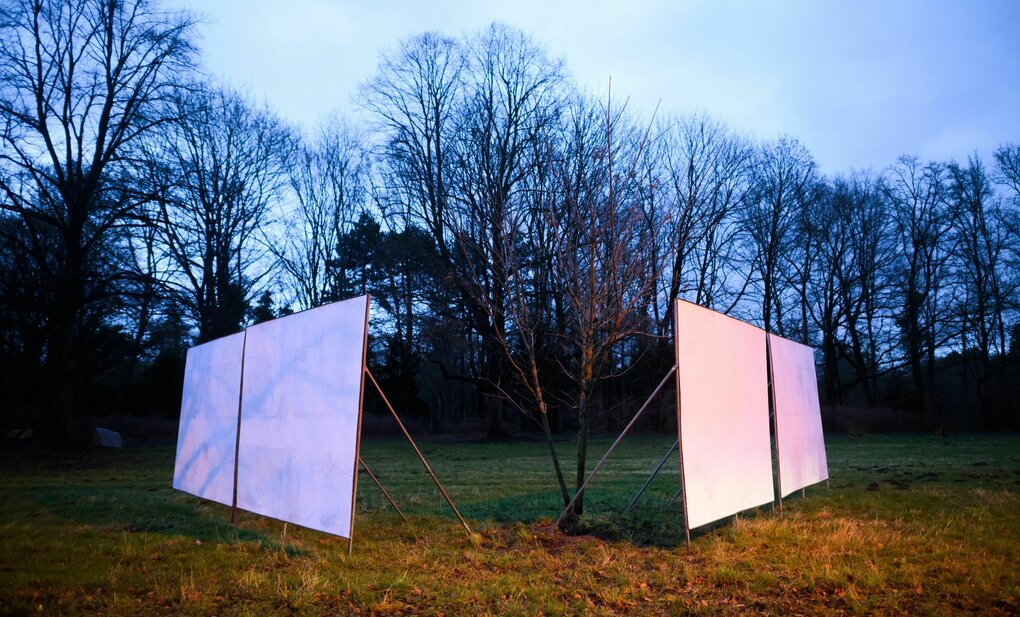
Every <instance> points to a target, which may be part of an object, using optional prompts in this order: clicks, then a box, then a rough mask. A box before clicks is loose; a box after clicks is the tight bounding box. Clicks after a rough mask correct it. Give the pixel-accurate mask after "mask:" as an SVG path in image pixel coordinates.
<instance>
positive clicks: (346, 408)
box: [237, 296, 368, 538]
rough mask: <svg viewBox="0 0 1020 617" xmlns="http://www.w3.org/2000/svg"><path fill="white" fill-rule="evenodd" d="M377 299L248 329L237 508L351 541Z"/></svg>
mask: <svg viewBox="0 0 1020 617" xmlns="http://www.w3.org/2000/svg"><path fill="white" fill-rule="evenodd" d="M367 310H368V297H367V296H362V297H360V298H353V299H350V300H344V301H342V302H335V303H333V304H327V305H325V306H320V307H318V308H315V309H311V310H308V311H304V312H301V313H296V314H294V315H290V316H287V317H283V318H280V319H275V320H273V321H268V322H265V323H262V324H259V325H256V326H252V327H250V328H248V341H247V344H246V351H245V360H244V388H243V389H244V392H243V397H242V404H241V439H240V445H239V451H238V487H237V507H239V508H242V509H244V510H248V511H250V512H255V513H257V514H262V515H265V516H270V517H273V518H276V519H279V520H282V521H288V522H291V523H295V524H298V525H303V526H305V527H309V528H311V529H316V530H319V531H325V532H327V533H332V534H335V535H339V536H344V537H348V538H349V537H350V524H351V507H352V503H353V497H354V495H353V492H354V486H355V484H354V480H355V475H354V474H355V473H356V472H357V456H358V454H357V448H358V417H359V415H358V414H359V408H360V403H361V387H362V381H363V379H362V366H363V350H364V346H365V336H366V331H365V327H366V317H367Z"/></svg>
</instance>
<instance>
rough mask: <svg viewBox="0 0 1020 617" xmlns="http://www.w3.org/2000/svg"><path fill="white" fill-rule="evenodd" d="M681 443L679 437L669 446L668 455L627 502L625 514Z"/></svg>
mask: <svg viewBox="0 0 1020 617" xmlns="http://www.w3.org/2000/svg"><path fill="white" fill-rule="evenodd" d="M679 445H680V439H679V438H678V439H677V440H676V441H674V442H673V445H671V446H670V447H669V451H667V452H666V455H665V456H663V457H662V460H661V461H659V464H658V465H656V466H655V471H653V472H652V475H650V476H648V479H647V480H645V483H644V486H642V487H641V490H639V491H638V492H637V494H636V495H634V498H633V499H631V500H630V503H629V504H627V507H626V508H624V509H623V513H624V514H626V513H628V512H630V509H631V508H633V507H634V504H636V503H637V500H638V498H639V497H641V494H642V493H644V492H645V489H646V488H648V485H649V484H651V483H652V480H654V479H655V476H657V475H658V474H659V471H661V470H662V466H663V465H665V464H666V461H668V460H669V455H670V454H673V450H676V448H677V446H679Z"/></svg>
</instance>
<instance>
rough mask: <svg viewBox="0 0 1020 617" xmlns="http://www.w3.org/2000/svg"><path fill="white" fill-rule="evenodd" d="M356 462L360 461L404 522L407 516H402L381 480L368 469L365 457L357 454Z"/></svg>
mask: <svg viewBox="0 0 1020 617" xmlns="http://www.w3.org/2000/svg"><path fill="white" fill-rule="evenodd" d="M358 462H359V463H361V466H362V467H364V468H365V471H366V472H368V477H369V478H372V482H375V485H376V486H378V487H379V492H381V493H382V494H383V497H385V498H386V501H388V502H390V505H391V506H393V509H394V510H396V511H397V514H399V515H400V518H401V519H403V521H404V522H405V523H406V522H407V517H406V516H404V513H403V512H401V511H400V508H398V507H397V502H395V501H393V498H392V497H390V494H389V493H387V492H386V489H385V488H383V485H382V482H379V478H377V477H375V474H374V473H372V470H371V469H369V467H368V463H366V462H365V459H363V458H361V457H360V456H359V457H358Z"/></svg>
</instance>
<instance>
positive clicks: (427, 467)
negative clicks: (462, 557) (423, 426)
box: [365, 366, 471, 535]
mask: <svg viewBox="0 0 1020 617" xmlns="http://www.w3.org/2000/svg"><path fill="white" fill-rule="evenodd" d="M365 375H367V376H368V378H369V380H371V382H372V385H373V386H375V391H376V392H378V393H379V396H380V397H382V400H383V403H385V404H386V408H387V409H389V410H390V413H391V414H393V419H394V420H396V421H397V425H398V426H400V430H401V431H402V432H403V433H404V437H406V438H407V441H408V442H410V444H411V447H412V448H414V453H415V454H417V455H418V459H419V460H420V461H421V464H422V465H424V466H425V471H427V472H428V474H429V476H431V477H432V481H433V482H435V483H436V488H438V489H439V492H440V493H442V495H443V499H445V500H446V503H448V504H450V508H451V509H453V513H454V514H456V515H457V519H458V520H459V521H460V524H461V525H463V526H464V530H465V531H467V532H468V535H471V528H470V527H468V524H467V522H466V521H465V520H464V517H463V516H461V515H460V510H458V509H457V506H455V505H454V504H453V500H452V499H450V495H448V494H447V492H446V489H445V488H443V485H442V484H441V483H440V482H439V478H437V477H436V474H435V472H433V471H432V468H431V467H429V463H428V461H426V460H425V456H424V455H422V453H421V450H419V449H418V444H416V443H414V439H412V438H411V434H410V433H408V432H407V429H406V428H405V427H404V423H403V422H401V421H400V416H398V415H397V412H396V411H394V410H393V405H390V401H389V399H387V398H386V394H385V393H384V392H383V391H382V388H381V387H379V382H377V381H376V380H375V377H374V376H372V371H370V370H368V367H367V366H366V367H365Z"/></svg>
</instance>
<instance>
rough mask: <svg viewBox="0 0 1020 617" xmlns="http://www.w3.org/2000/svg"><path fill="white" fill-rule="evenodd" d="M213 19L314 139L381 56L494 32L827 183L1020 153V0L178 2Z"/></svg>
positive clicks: (224, 62)
mask: <svg viewBox="0 0 1020 617" xmlns="http://www.w3.org/2000/svg"><path fill="white" fill-rule="evenodd" d="M170 1H171V2H173V3H174V4H173V5H175V6H186V7H189V8H191V9H192V10H194V11H196V12H197V13H199V14H201V15H203V16H204V18H205V20H204V23H203V24H202V26H201V27H200V34H201V38H200V45H201V48H202V51H203V57H204V61H205V65H206V68H207V70H208V71H209V72H211V73H212V74H213V75H215V76H217V77H218V78H220V79H221V80H223V81H224V82H226V83H229V84H231V85H234V86H237V87H241V88H242V89H244V90H245V91H247V92H248V93H249V94H250V95H252V96H253V97H255V98H256V99H259V100H264V101H266V102H267V103H268V104H269V105H270V106H271V107H272V108H273V109H275V110H276V111H277V112H278V113H279V114H280V115H281V116H282V117H284V118H285V119H287V120H288V121H290V122H293V123H295V124H298V125H301V126H303V127H305V128H309V129H310V128H312V127H314V126H315V125H316V124H317V123H318V122H319V121H320V120H321V119H322V118H324V117H326V116H327V115H328V114H330V113H334V112H339V113H341V114H344V115H347V116H356V114H357V113H358V110H357V106H356V105H355V103H354V102H353V100H352V95H353V93H354V92H355V89H356V87H357V85H358V84H359V83H360V82H362V81H364V80H365V79H367V78H369V77H370V76H371V75H372V74H373V73H374V71H375V68H376V65H377V62H378V57H379V52H380V51H382V50H384V49H387V48H392V47H393V46H395V45H396V43H397V42H398V41H399V40H400V39H401V38H403V37H406V36H408V35H411V34H415V33H418V32H422V31H426V30H435V31H439V32H443V33H446V34H449V35H454V36H456V35H460V34H464V33H470V32H474V31H476V30H479V29H481V28H484V27H485V26H487V25H488V24H489V23H491V22H493V21H500V22H503V23H507V24H510V25H512V26H516V27H518V28H520V29H522V30H524V31H525V32H527V33H529V34H530V35H531V36H532V37H534V39H535V40H536V41H537V42H539V43H541V44H543V45H545V46H546V47H547V48H548V49H549V51H550V53H551V54H552V55H553V56H558V57H562V58H563V59H564V60H565V62H566V65H567V68H568V69H569V71H570V72H571V74H572V75H573V77H574V79H575V81H577V82H578V83H579V84H581V85H582V86H584V87H586V88H588V89H590V90H593V91H595V92H602V93H604V92H605V90H606V86H607V84H608V82H609V78H610V77H611V78H612V83H613V92H614V94H616V95H620V96H628V97H629V99H630V102H629V105H630V107H631V109H632V110H634V111H637V112H639V113H642V114H645V115H649V114H650V113H651V111H652V110H653V109H654V108H655V105H656V104H657V103H658V102H659V101H660V100H661V107H660V109H661V111H660V113H669V114H677V113H685V112H690V111H706V112H708V113H709V114H710V115H711V116H713V117H715V118H717V119H719V120H722V121H723V122H725V123H726V124H728V125H729V126H730V127H731V128H733V129H735V130H737V131H739V132H741V133H745V134H747V135H750V136H753V137H756V138H761V139H767V138H774V137H777V136H779V135H781V134H788V135H793V136H795V137H797V138H798V139H800V140H801V141H802V142H803V143H804V144H805V145H806V146H807V147H808V148H809V149H810V150H811V152H812V153H813V154H814V156H815V158H816V160H817V161H818V163H819V165H820V166H821V169H822V171H824V172H826V173H835V172H840V171H847V170H849V169H850V168H858V169H863V168H872V169H874V170H879V169H881V168H884V167H885V166H887V165H889V164H891V163H892V162H894V160H895V158H896V157H897V156H898V155H900V154H916V155H918V156H920V157H921V158H923V159H928V158H934V159H940V160H942V159H948V158H955V159H958V160H961V159H965V158H966V157H967V156H968V155H970V154H972V153H973V152H975V151H977V152H978V153H979V154H980V155H982V156H984V157H989V156H990V154H991V152H992V150H993V149H994V148H995V146H997V145H998V144H1000V143H1003V142H1020V0H995V1H992V0H957V1H948V0H930V1H919V0H887V1H878V0H858V1H839V2H836V1H808V0H798V1H782V2H754V3H752V2H738V1H733V0H730V1H707V0H705V1H700V0H697V1H680V2H667V1H657V0H647V1H633V2H608V1H600V0H589V1H587V2H579V1H565V2H554V1H553V0H546V1H544V2H542V1H533V0H514V1H493V2H480V1H479V2H461V1H453V0H429V1H427V2H412V1H409V0H402V1H393V2H371V1H361V2H354V1H340V0H290V1H289V2H280V1H279V0H206V1H204V2H202V1H200V0H170Z"/></svg>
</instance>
